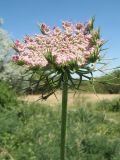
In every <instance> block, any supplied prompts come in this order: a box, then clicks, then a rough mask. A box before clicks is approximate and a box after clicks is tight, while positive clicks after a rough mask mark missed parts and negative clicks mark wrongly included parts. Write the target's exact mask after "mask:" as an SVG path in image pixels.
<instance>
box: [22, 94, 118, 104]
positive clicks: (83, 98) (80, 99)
mask: <svg viewBox="0 0 120 160" xmlns="http://www.w3.org/2000/svg"><path fill="white" fill-rule="evenodd" d="M56 96H57V99H56V97H55V96H54V95H52V96H50V97H49V98H48V99H47V100H46V101H44V100H43V101H42V100H39V98H40V95H27V96H24V97H21V98H22V99H24V100H25V101H28V102H34V101H38V100H39V101H38V102H40V103H42V104H46V105H49V106H56V105H61V100H62V98H61V92H57V93H56ZM118 97H119V98H120V94H86V93H85V94H80V93H76V94H75V93H74V92H73V93H72V92H70V93H69V94H68V105H69V106H74V105H80V104H81V103H82V104H83V103H84V102H92V103H94V102H99V101H100V100H104V99H108V100H113V99H115V98H118Z"/></svg>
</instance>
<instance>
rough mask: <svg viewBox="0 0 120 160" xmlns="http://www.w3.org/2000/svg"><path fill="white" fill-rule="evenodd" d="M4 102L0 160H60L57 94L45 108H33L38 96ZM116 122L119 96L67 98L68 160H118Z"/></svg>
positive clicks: (119, 140) (0, 115) (119, 133)
mask: <svg viewBox="0 0 120 160" xmlns="http://www.w3.org/2000/svg"><path fill="white" fill-rule="evenodd" d="M7 93H8V92H7ZM6 96H8V95H6ZM6 96H3V97H1V100H2V104H3V105H1V106H0V160H59V159H60V157H59V155H60V154H59V153H60V126H61V94H60V93H58V94H57V97H58V101H57V100H56V99H55V97H54V96H51V97H50V98H49V99H48V100H47V101H45V102H41V101H38V102H35V101H36V100H38V98H39V96H38V95H29V96H26V97H25V96H24V97H19V98H18V99H16V98H15V96H14V95H13V93H12V92H10V96H9V99H8V98H6ZM98 97H99V98H98ZM51 106H53V107H51ZM119 122H120V95H113V94H111V95H106V94H105V95H101V94H97V96H96V95H95V94H76V96H75V97H73V93H69V103H68V116H67V136H66V140H67V143H66V160H120V123H119Z"/></svg>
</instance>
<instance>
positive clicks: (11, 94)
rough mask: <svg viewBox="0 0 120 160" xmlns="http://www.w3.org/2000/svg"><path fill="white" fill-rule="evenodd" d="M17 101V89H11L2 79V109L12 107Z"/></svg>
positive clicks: (0, 97)
mask: <svg viewBox="0 0 120 160" xmlns="http://www.w3.org/2000/svg"><path fill="white" fill-rule="evenodd" d="M17 103H18V102H17V96H16V95H15V91H13V90H12V89H11V87H10V86H9V84H8V83H6V82H3V81H0V109H1V108H10V107H12V106H15V105H16V104H17Z"/></svg>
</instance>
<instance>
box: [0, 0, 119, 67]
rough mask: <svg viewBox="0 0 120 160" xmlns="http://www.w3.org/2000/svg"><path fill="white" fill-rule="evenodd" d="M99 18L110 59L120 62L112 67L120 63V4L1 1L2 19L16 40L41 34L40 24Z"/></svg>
mask: <svg viewBox="0 0 120 160" xmlns="http://www.w3.org/2000/svg"><path fill="white" fill-rule="evenodd" d="M92 16H95V17H96V22H95V24H96V26H99V27H100V28H101V34H102V38H103V39H105V40H108V42H107V44H106V46H105V47H108V48H109V49H108V50H107V55H108V57H109V58H117V60H114V61H112V62H111V67H114V66H118V65H119V62H120V59H119V58H120V0H0V17H2V18H3V19H4V21H5V23H4V25H3V28H4V29H6V30H7V31H8V32H9V33H10V34H11V37H12V38H13V39H22V37H23V36H24V35H25V34H29V35H32V34H34V33H39V29H38V26H37V23H38V22H45V23H47V24H49V25H50V26H51V27H52V26H54V25H61V21H62V20H70V21H73V22H76V21H82V22H85V21H87V20H88V19H90V18H91V17H92Z"/></svg>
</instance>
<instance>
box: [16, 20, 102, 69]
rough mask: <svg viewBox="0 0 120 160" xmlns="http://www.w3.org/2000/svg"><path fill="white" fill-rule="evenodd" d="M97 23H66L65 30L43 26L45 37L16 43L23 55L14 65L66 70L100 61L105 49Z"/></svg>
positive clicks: (43, 35)
mask: <svg viewBox="0 0 120 160" xmlns="http://www.w3.org/2000/svg"><path fill="white" fill-rule="evenodd" d="M93 22H94V20H93V19H92V20H89V21H88V22H87V23H85V24H82V23H76V24H73V23H71V22H68V21H64V22H62V27H63V28H59V27H57V26H55V27H54V28H53V29H50V27H49V26H47V25H46V24H41V26H40V30H41V33H42V34H37V35H34V36H33V37H31V36H25V38H24V42H20V41H18V40H16V42H15V44H14V48H15V49H16V50H17V51H18V52H19V54H18V55H14V56H13V61H14V62H17V63H18V64H24V65H28V66H29V67H36V66H37V67H46V66H48V65H50V64H52V65H55V66H58V67H62V66H63V67H64V66H66V67H67V66H78V67H81V66H84V65H86V64H89V63H94V62H95V61H96V60H97V59H98V58H99V53H100V50H101V47H102V45H103V40H101V39H100V33H99V30H97V31H95V30H94V26H93Z"/></svg>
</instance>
